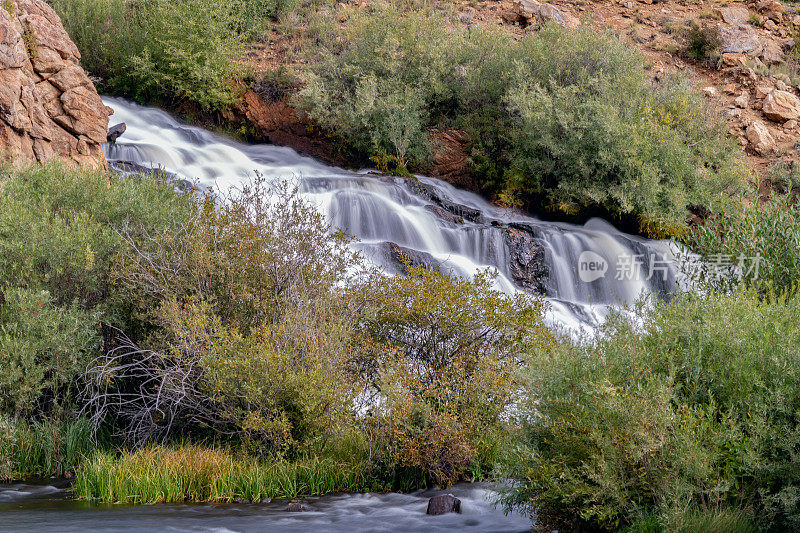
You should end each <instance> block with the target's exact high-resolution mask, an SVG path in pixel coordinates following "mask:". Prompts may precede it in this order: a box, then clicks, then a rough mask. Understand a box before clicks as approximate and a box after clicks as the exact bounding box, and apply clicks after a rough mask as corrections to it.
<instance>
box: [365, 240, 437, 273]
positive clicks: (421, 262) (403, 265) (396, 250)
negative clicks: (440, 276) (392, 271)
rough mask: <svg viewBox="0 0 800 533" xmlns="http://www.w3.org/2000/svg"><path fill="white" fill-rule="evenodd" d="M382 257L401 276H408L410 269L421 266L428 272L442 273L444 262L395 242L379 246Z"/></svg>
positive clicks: (383, 243)
mask: <svg viewBox="0 0 800 533" xmlns="http://www.w3.org/2000/svg"><path fill="white" fill-rule="evenodd" d="M378 248H379V249H380V253H381V255H383V256H384V258H385V259H387V260H388V261H389V262H391V264H393V265H394V266H395V268H396V269H397V271H398V272H399V273H400V274H403V275H406V274H408V269H409V267H412V266H419V267H422V268H424V269H426V270H433V271H437V272H440V271H441V270H440V268H441V266H442V262H441V261H439V260H438V259H436V258H435V257H433V256H432V255H431V254H429V253H428V252H420V251H419V250H414V249H413V248H406V247H405V246H400V245H399V244H396V243H393V242H382V243H380V244H379V245H378Z"/></svg>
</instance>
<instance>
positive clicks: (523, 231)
mask: <svg viewBox="0 0 800 533" xmlns="http://www.w3.org/2000/svg"><path fill="white" fill-rule="evenodd" d="M505 240H506V245H507V246H508V252H509V267H510V270H511V277H512V278H513V281H514V283H515V284H516V285H517V286H518V287H521V288H523V289H525V290H528V291H532V292H537V293H541V294H544V293H545V287H546V284H545V281H546V279H547V276H548V270H547V262H546V260H545V259H546V258H545V246H544V244H543V243H542V242H541V241H540V240H539V239H537V238H536V236H535V233H534V230H533V228H532V227H530V226H528V225H522V224H510V225H509V226H508V227H506V228H505Z"/></svg>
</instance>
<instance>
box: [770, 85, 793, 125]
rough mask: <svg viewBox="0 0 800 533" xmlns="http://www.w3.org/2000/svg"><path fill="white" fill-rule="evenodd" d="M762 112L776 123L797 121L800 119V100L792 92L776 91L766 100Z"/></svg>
mask: <svg viewBox="0 0 800 533" xmlns="http://www.w3.org/2000/svg"><path fill="white" fill-rule="evenodd" d="M761 111H762V112H763V113H764V116H766V117H767V118H768V119H770V120H774V121H775V122H786V121H787V120H797V119H798V118H800V100H798V98H797V97H796V96H795V95H793V94H792V93H790V92H787V91H780V90H777V89H776V90H774V91H772V92H771V93H769V94H768V95H767V96H766V98H764V104H763V106H762V107H761Z"/></svg>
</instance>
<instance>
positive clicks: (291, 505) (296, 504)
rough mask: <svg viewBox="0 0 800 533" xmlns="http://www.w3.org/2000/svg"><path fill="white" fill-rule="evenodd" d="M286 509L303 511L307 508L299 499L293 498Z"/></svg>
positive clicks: (292, 511) (295, 511) (291, 511)
mask: <svg viewBox="0 0 800 533" xmlns="http://www.w3.org/2000/svg"><path fill="white" fill-rule="evenodd" d="M286 510H287V511H289V512H290V513H302V512H303V511H305V510H306V508H305V506H304V505H303V504H302V503H301V502H298V501H297V500H292V501H290V502H289V505H287V506H286Z"/></svg>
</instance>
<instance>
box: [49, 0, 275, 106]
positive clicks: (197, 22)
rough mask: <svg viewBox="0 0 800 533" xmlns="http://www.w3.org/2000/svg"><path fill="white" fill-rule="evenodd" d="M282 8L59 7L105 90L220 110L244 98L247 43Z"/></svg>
mask: <svg viewBox="0 0 800 533" xmlns="http://www.w3.org/2000/svg"><path fill="white" fill-rule="evenodd" d="M282 2H283V0H179V1H171V0H154V1H151V0H147V1H145V0H134V1H130V0H56V1H55V2H53V7H54V8H55V10H56V11H57V12H58V13H59V15H60V16H61V18H62V20H63V22H64V26H65V28H66V30H67V32H68V33H69V34H70V36H71V37H72V39H73V40H74V41H75V44H76V45H77V46H78V49H79V50H80V51H81V54H82V65H83V67H84V68H85V69H86V70H87V71H88V72H89V74H90V75H92V76H95V77H97V78H99V83H98V89H99V90H100V91H101V92H110V93H114V94H118V95H120V96H126V97H129V98H135V99H137V100H139V101H143V102H151V101H161V102H165V103H168V104H174V103H177V102H180V101H183V100H189V101H192V102H195V103H197V104H199V105H200V106H201V107H202V108H204V109H206V110H215V109H220V108H222V107H225V106H228V105H230V104H231V103H233V102H234V101H235V100H236V98H237V97H238V91H239V89H238V88H237V82H238V81H239V80H241V78H242V76H243V74H244V72H243V69H242V67H240V66H239V65H238V64H237V60H238V58H239V56H240V54H241V51H242V50H243V45H244V43H245V41H246V40H247V39H249V38H251V37H253V36H255V35H258V33H259V31H260V29H262V28H263V25H264V23H265V21H266V20H268V18H269V17H271V16H274V15H275V14H276V13H277V11H278V10H279V9H281V7H282V6H283V3H282Z"/></svg>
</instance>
